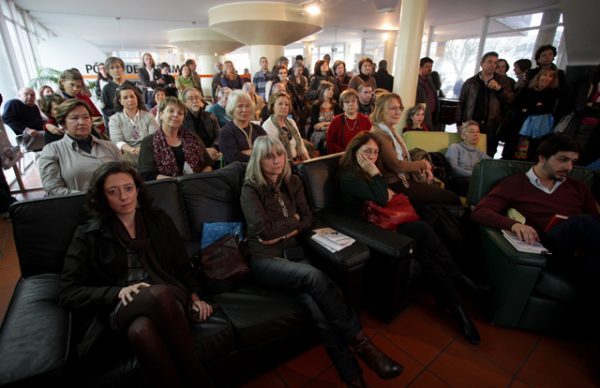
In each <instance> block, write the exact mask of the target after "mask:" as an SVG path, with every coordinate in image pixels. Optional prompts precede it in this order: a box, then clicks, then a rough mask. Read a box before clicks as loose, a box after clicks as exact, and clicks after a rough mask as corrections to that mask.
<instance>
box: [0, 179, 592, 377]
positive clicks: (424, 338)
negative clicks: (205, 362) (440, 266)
mask: <svg viewBox="0 0 600 388" xmlns="http://www.w3.org/2000/svg"><path fill="white" fill-rule="evenodd" d="M27 178H28V181H27V183H26V184H27V185H29V184H32V185H34V184H36V183H35V182H34V181H35V180H36V179H39V178H36V177H35V173H33V174H32V175H31V176H28V177H27ZM38 184H39V181H38ZM41 195H43V193H41V192H39V191H37V192H36V191H34V192H30V193H28V194H27V197H28V198H36V197H40V196H41ZM18 197H19V199H23V197H22V196H18ZM19 276H20V272H19V268H18V263H17V256H16V252H15V246H14V240H13V235H12V228H11V224H10V223H7V222H5V221H0V319H2V318H3V317H4V313H5V311H6V308H7V306H8V302H9V300H10V297H11V295H12V291H13V287H14V284H15V283H16V281H17V279H18V278H19ZM466 299H467V305H468V306H469V311H470V314H471V316H472V318H473V320H474V321H475V322H476V324H477V326H478V328H479V331H480V333H481V336H482V342H481V345H479V346H472V345H470V344H468V343H467V342H466V341H465V340H463V339H462V337H461V336H460V335H458V332H457V329H456V328H455V326H454V324H453V322H452V320H451V319H449V318H448V317H447V316H444V315H443V314H441V313H440V312H439V311H437V310H436V307H435V305H434V303H433V301H432V300H431V299H430V298H427V297H424V298H422V299H421V300H420V301H419V302H417V303H415V304H414V305H412V306H411V307H410V308H408V309H407V310H406V311H404V312H403V313H402V314H400V315H399V316H398V317H396V319H394V320H393V321H392V322H391V323H389V324H385V323H382V322H380V321H378V320H377V319H375V318H373V317H372V316H370V315H369V314H368V313H366V312H363V313H362V323H363V326H364V327H365V328H366V330H367V332H368V333H369V335H370V336H371V337H372V338H373V341H374V342H375V343H376V344H377V345H378V346H379V347H380V348H381V349H383V350H384V351H386V352H387V353H388V354H389V355H390V356H392V357H393V358H394V359H396V360H397V361H399V362H400V363H402V364H403V365H404V367H405V370H404V373H402V375H400V376H399V377H398V378H396V379H394V380H391V381H383V380H380V379H379V378H377V376H376V375H375V374H374V373H372V372H371V371H370V370H368V369H367V368H366V367H364V369H365V379H366V381H367V384H368V385H369V386H370V387H403V386H410V387H423V388H436V387H469V388H470V387H519V388H520V387H576V388H584V387H598V386H600V373H599V372H600V351H599V349H598V347H597V346H595V345H593V344H590V343H586V342H579V341H568V340H564V339H559V338H553V337H549V336H542V335H539V334H536V333H529V332H524V331H519V330H512V329H506V328H501V327H496V326H492V325H490V324H489V323H488V322H487V321H486V320H485V317H484V316H483V315H482V314H481V313H480V312H479V311H480V309H478V308H477V304H476V303H475V302H472V301H470V300H469V298H468V297H466ZM335 386H343V384H341V382H340V381H339V378H338V376H337V374H336V372H335V369H334V368H333V366H332V365H331V362H330V361H329V359H328V358H327V355H326V354H325V351H324V350H323V348H322V347H316V348H314V349H312V350H310V351H308V352H306V353H304V354H302V355H300V356H298V357H297V358H295V359H294V360H292V361H290V362H288V363H286V364H283V365H281V366H279V367H277V368H275V369H274V370H272V371H269V372H268V373H265V374H264V375H262V376H260V377H258V378H256V379H255V380H253V381H250V382H248V383H247V384H245V387H248V388H250V387H256V388H264V387H269V388H271V387H273V388H279V387H281V388H286V387H287V388H289V387H311V388H320V387H323V388H325V387H335Z"/></svg>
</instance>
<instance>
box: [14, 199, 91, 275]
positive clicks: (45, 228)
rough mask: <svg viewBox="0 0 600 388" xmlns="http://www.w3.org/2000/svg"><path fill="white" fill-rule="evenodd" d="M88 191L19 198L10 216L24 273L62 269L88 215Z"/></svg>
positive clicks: (34, 273) (56, 271)
mask: <svg viewBox="0 0 600 388" xmlns="http://www.w3.org/2000/svg"><path fill="white" fill-rule="evenodd" d="M84 203H85V195H84V194H74V195H69V196H61V197H49V198H42V199H34V200H31V201H23V202H16V203H14V204H13V205H12V206H11V207H10V217H11V220H12V224H13V233H14V239H15V246H16V249H17V255H18V257H19V266H20V268H21V276H22V277H25V278H26V277H29V276H32V275H38V274H42V273H61V272H62V266H63V260H64V258H65V254H66V253H67V249H68V248H69V245H70V244H71V239H72V238H73V233H74V232H75V229H76V228H77V226H78V225H79V224H80V223H82V222H83V221H85V220H86V219H87V212H86V211H85V210H84Z"/></svg>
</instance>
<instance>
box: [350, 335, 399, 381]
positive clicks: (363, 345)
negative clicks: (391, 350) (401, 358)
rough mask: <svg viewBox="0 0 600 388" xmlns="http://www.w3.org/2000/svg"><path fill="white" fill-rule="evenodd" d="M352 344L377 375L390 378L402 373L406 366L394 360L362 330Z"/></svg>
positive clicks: (361, 358) (356, 352)
mask: <svg viewBox="0 0 600 388" xmlns="http://www.w3.org/2000/svg"><path fill="white" fill-rule="evenodd" d="M352 342H353V343H352V344H351V347H352V350H353V351H354V354H356V356H357V357H358V358H359V359H360V360H361V361H362V362H364V363H365V364H367V366H368V367H369V368H371V370H373V371H374V372H375V373H377V375H378V376H379V377H380V378H382V379H384V380H390V379H393V378H394V377H397V376H398V375H400V373H402V371H403V370H404V367H403V366H402V365H400V364H399V363H397V362H396V361H394V360H392V359H391V358H389V357H388V356H386V355H385V354H383V352H382V351H381V350H379V349H377V347H376V346H375V344H373V342H371V339H370V338H369V337H367V335H366V334H365V333H364V332H363V331H361V332H360V333H358V334H357V335H356V337H354V340H353V341H352Z"/></svg>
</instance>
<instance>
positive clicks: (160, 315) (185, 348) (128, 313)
mask: <svg viewBox="0 0 600 388" xmlns="http://www.w3.org/2000/svg"><path fill="white" fill-rule="evenodd" d="M115 318H116V325H117V328H118V330H119V332H121V333H123V334H126V335H127V338H128V339H129V343H130V344H131V346H132V348H133V351H134V353H135V354H136V356H137V357H138V360H139V362H140V366H141V368H142V371H143V373H144V375H145V376H146V378H147V380H148V382H149V383H150V384H152V385H154V386H156V387H167V386H168V387H179V386H182V385H184V384H185V385H187V384H190V385H195V386H200V385H202V386H204V385H205V384H206V383H207V382H208V381H209V380H208V378H207V376H206V374H205V372H204V368H203V367H202V364H201V362H200V359H199V358H198V355H197V354H196V351H195V349H194V345H193V340H192V333H191V330H190V326H189V323H188V321H187V318H186V312H185V310H184V308H183V306H182V304H181V303H180V302H179V301H178V299H177V298H176V296H175V293H174V292H173V290H172V288H171V287H170V286H165V285H153V286H150V287H147V288H143V289H141V290H140V293H139V294H137V295H136V296H135V297H134V300H133V302H131V303H129V304H128V305H127V306H120V307H119V309H118V311H117V314H116V317H115Z"/></svg>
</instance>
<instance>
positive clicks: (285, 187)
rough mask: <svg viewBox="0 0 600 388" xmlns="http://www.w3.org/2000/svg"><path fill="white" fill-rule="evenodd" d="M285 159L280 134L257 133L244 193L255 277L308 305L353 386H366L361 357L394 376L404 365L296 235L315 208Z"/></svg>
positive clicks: (340, 371) (382, 373)
mask: <svg viewBox="0 0 600 388" xmlns="http://www.w3.org/2000/svg"><path fill="white" fill-rule="evenodd" d="M286 159H287V158H286V150H285V148H284V146H283V144H281V142H280V141H279V140H278V139H274V138H271V137H268V136H261V137H259V138H257V139H256V141H255V146H254V148H253V150H252V155H251V156H250V160H249V162H248V167H247V169H246V177H245V180H244V185H243V186H242V194H241V204H242V211H243V212H244V216H245V218H246V222H247V225H248V248H249V251H250V255H251V258H250V260H249V266H250V271H251V273H252V277H253V279H254V280H255V281H257V282H258V283H260V284H262V285H263V286H265V287H269V288H274V289H279V290H283V291H286V292H289V293H291V294H292V295H294V297H295V298H296V299H297V300H298V301H299V302H300V303H301V304H302V305H304V306H306V309H307V310H308V311H309V312H310V313H311V315H312V316H313V319H314V321H315V326H316V327H317V329H318V330H319V332H320V334H321V340H322V343H323V345H324V346H325V349H326V351H327V354H328V355H329V358H330V359H331V361H332V363H333V365H334V366H335V368H336V370H337V372H338V374H339V376H340V378H341V379H342V381H344V382H345V383H346V384H347V385H348V386H349V387H366V384H365V382H364V380H363V378H362V370H361V368H360V366H359V364H358V363H357V361H356V357H358V358H359V359H360V360H361V361H363V362H364V363H365V364H366V365H367V366H368V367H369V368H370V369H372V370H373V371H374V372H375V373H377V375H378V376H379V377H380V378H382V379H386V380H388V379H393V378H395V377H396V376H398V375H399V374H400V373H402V370H403V367H402V366H401V365H400V364H398V363H397V362H395V361H394V360H392V359H391V358H389V357H388V356H387V355H385V354H384V353H383V352H382V351H381V350H379V349H378V348H377V347H376V346H375V345H374V344H373V342H371V339H370V338H369V337H368V336H367V334H366V333H365V332H364V330H363V328H362V327H361V325H360V323H359V320H358V317H357V315H356V312H355V311H354V309H353V308H352V307H350V306H349V305H348V304H347V303H346V301H345V299H344V296H343V294H342V292H341V290H340V289H339V288H338V287H337V286H336V285H335V283H334V282H333V281H332V280H331V279H329V277H328V276H327V275H326V274H325V273H323V272H321V271H320V270H318V269H316V268H315V267H313V266H312V265H311V264H310V263H309V261H308V260H307V258H306V257H305V256H304V255H303V252H302V250H301V246H300V242H299V241H298V239H297V238H296V236H298V235H299V234H300V233H302V232H304V231H306V230H308V229H309V228H310V227H311V223H312V213H311V211H310V207H309V206H308V203H307V200H306V196H305V195H304V189H303V186H302V182H301V181H300V178H298V176H297V175H294V174H292V173H291V167H290V164H289V163H288V162H287V160H286Z"/></svg>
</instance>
